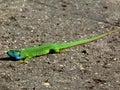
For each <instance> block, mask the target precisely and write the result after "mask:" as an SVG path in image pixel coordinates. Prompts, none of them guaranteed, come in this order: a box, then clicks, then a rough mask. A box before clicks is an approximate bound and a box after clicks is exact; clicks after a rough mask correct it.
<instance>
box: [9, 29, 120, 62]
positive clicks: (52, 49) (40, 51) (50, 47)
mask: <svg viewBox="0 0 120 90" xmlns="http://www.w3.org/2000/svg"><path fill="white" fill-rule="evenodd" d="M114 32H118V30H113V31H109V32H107V33H105V34H101V35H99V36H96V37H92V38H88V39H84V40H79V41H74V42H68V43H61V44H59V43H55V44H41V45H39V46H35V47H31V48H27V49H23V50H9V51H8V52H7V54H8V55H9V56H10V57H12V58H14V59H15V60H23V61H24V62H27V61H28V60H30V59H31V58H33V57H37V56H41V55H45V54H49V53H59V52H61V51H62V50H64V49H66V48H70V47H73V46H77V45H81V44H86V43H90V42H93V41H96V40H98V39H101V38H103V37H105V36H107V35H110V34H112V33H114Z"/></svg>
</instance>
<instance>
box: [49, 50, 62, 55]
mask: <svg viewBox="0 0 120 90" xmlns="http://www.w3.org/2000/svg"><path fill="white" fill-rule="evenodd" d="M60 52H61V50H59V49H50V51H49V54H54V53H60Z"/></svg>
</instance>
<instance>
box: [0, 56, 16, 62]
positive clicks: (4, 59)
mask: <svg viewBox="0 0 120 90" xmlns="http://www.w3.org/2000/svg"><path fill="white" fill-rule="evenodd" d="M0 61H17V60H15V59H14V58H11V57H3V58H0Z"/></svg>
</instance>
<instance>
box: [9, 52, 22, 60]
mask: <svg viewBox="0 0 120 90" xmlns="http://www.w3.org/2000/svg"><path fill="white" fill-rule="evenodd" d="M7 54H8V56H9V57H11V58H13V59H15V60H21V59H24V57H23V56H21V52H20V51H19V50H10V51H8V52H7Z"/></svg>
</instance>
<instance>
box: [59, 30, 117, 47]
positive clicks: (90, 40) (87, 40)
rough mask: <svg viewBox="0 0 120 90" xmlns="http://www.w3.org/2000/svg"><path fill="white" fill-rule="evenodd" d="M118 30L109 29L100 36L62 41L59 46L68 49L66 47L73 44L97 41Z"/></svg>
mask: <svg viewBox="0 0 120 90" xmlns="http://www.w3.org/2000/svg"><path fill="white" fill-rule="evenodd" d="M118 31H119V30H113V31H109V32H107V33H105V34H101V35H99V36H96V37H92V38H88V39H84V40H80V41H74V42H68V43H62V44H61V45H59V48H60V49H66V48H69V47H73V46H77V45H82V44H86V43H90V42H93V41H97V40H98V39H101V38H103V37H105V36H108V35H110V34H112V33H115V32H118Z"/></svg>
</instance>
